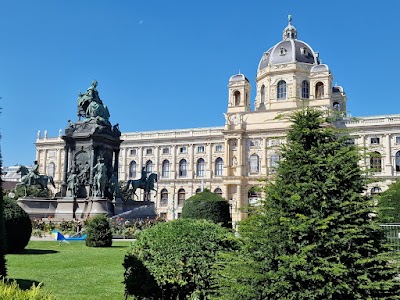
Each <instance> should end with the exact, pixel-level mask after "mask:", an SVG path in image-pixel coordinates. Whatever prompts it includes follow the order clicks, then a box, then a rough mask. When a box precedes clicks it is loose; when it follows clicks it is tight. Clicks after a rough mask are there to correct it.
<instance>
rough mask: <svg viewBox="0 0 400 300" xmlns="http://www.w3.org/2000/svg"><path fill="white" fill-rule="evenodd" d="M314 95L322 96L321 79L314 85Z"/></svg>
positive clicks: (322, 85) (322, 86)
mask: <svg viewBox="0 0 400 300" xmlns="http://www.w3.org/2000/svg"><path fill="white" fill-rule="evenodd" d="M315 95H316V97H317V98H322V97H323V96H324V84H323V83H322V82H321V81H320V82H318V83H317V84H316V85H315Z"/></svg>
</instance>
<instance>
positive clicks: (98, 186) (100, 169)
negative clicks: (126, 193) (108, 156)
mask: <svg viewBox="0 0 400 300" xmlns="http://www.w3.org/2000/svg"><path fill="white" fill-rule="evenodd" d="M93 174H95V175H94V177H93V187H94V192H93V194H94V195H95V196H98V197H104V191H105V188H106V184H107V181H108V180H107V166H106V165H105V163H104V158H102V157H99V158H98V160H97V164H96V165H95V166H94V167H93Z"/></svg>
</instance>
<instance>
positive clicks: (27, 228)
mask: <svg viewBox="0 0 400 300" xmlns="http://www.w3.org/2000/svg"><path fill="white" fill-rule="evenodd" d="M3 199H4V222H5V231H6V250H7V253H18V252H21V251H22V250H24V249H25V247H26V245H28V243H29V240H30V238H31V234H32V222H31V219H30V218H29V215H28V214H27V213H26V212H25V211H24V210H23V209H22V208H21V207H20V206H19V205H18V204H17V202H16V201H15V200H14V199H11V198H9V197H7V196H4V197H3Z"/></svg>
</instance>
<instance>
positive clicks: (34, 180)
mask: <svg viewBox="0 0 400 300" xmlns="http://www.w3.org/2000/svg"><path fill="white" fill-rule="evenodd" d="M17 173H18V174H21V182H19V183H17V184H16V185H15V189H17V187H19V186H23V187H25V196H27V189H26V187H27V186H34V185H38V186H39V188H40V189H41V190H47V184H48V183H49V182H50V183H51V184H52V186H53V187H54V188H55V184H54V180H53V177H52V176H47V175H41V174H40V173H39V164H38V162H37V161H36V160H35V162H34V166H33V168H32V169H31V171H29V170H28V168H27V167H25V166H19V168H18V170H17Z"/></svg>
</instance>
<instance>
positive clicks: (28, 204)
mask: <svg viewBox="0 0 400 300" xmlns="http://www.w3.org/2000/svg"><path fill="white" fill-rule="evenodd" d="M17 203H18V205H19V206H20V207H22V209H23V210H25V211H26V212H27V213H28V214H29V216H30V217H31V218H48V217H54V215H55V211H56V207H57V200H56V199H46V198H35V197H24V198H19V199H18V200H17Z"/></svg>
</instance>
